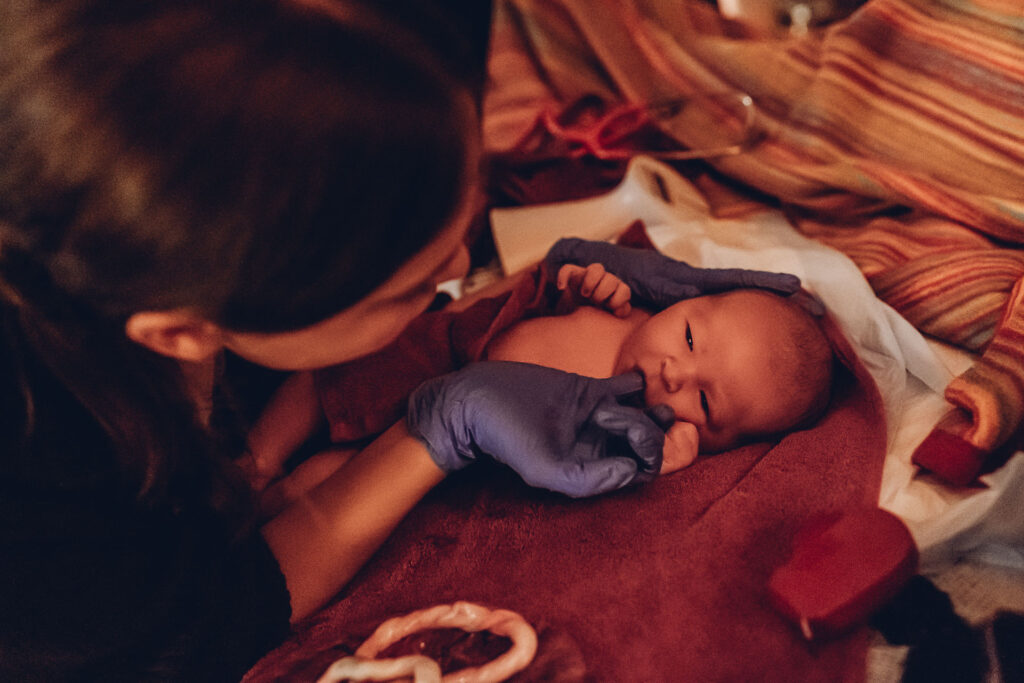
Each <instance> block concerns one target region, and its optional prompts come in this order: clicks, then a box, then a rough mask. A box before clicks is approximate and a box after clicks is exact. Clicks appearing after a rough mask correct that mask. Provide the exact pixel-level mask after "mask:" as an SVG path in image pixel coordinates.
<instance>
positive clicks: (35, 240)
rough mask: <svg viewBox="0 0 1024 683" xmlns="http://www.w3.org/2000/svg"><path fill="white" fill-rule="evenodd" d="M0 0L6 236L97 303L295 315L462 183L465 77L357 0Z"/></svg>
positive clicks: (391, 245) (417, 240)
mask: <svg viewBox="0 0 1024 683" xmlns="http://www.w3.org/2000/svg"><path fill="white" fill-rule="evenodd" d="M13 5H14V6H13V7H10V8H8V9H6V10H4V11H5V12H8V13H9V14H11V15H12V18H11V20H10V21H5V22H0V23H4V26H5V28H0V36H2V40H3V44H2V48H3V49H0V53H2V54H3V55H4V56H3V57H0V59H2V60H3V61H2V70H0V139H2V140H3V146H2V147H0V222H3V223H4V224H6V225H5V230H4V233H3V236H2V238H0V239H2V240H3V243H4V245H5V248H6V249H14V248H17V249H22V250H24V251H25V252H27V253H28V254H30V255H31V256H32V257H33V258H35V259H37V260H38V261H39V263H40V264H41V266H42V267H43V268H45V270H46V271H48V272H49V274H50V276H51V277H52V279H53V280H54V283H55V285H56V286H57V287H58V288H59V289H60V290H62V291H65V292H67V293H68V294H69V295H70V296H71V297H73V298H74V299H75V300H78V301H80V302H82V303H83V304H85V305H88V306H91V307H94V309H95V310H96V311H97V312H98V313H99V314H100V315H101V316H104V317H109V318H111V319H117V318H119V319H121V320H122V321H123V320H125V319H127V318H128V317H129V316H130V315H131V314H133V313H136V312H138V311H147V310H171V309H189V310H193V311H195V312H196V313H198V314H201V315H202V316H204V317H205V318H207V319H209V320H210V321H211V322H214V323H216V324H218V325H222V326H224V327H225V328H228V329H231V330H235V331H252V332H276V331H282V330H292V329H296V328H301V327H305V326H307V325H310V324H312V323H315V322H318V321H320V320H323V319H325V318H327V317H329V316H331V315H333V314H334V313H336V312H338V311H339V310H341V309H343V308H346V307H348V306H351V305H353V304H355V303H356V302H358V301H359V300H361V299H363V298H364V297H365V296H366V295H368V294H369V293H370V292H372V291H373V290H375V289H376V288H378V287H379V286H380V285H381V284H383V283H384V282H385V281H387V280H388V279H389V277H391V276H392V275H393V274H394V273H395V271H397V270H398V269H399V267H400V266H401V265H402V264H403V263H405V262H406V261H408V260H409V259H410V258H411V257H412V256H413V255H414V254H415V253H416V252H418V251H419V250H420V249H422V248H423V247H424V246H425V245H426V244H428V243H429V242H430V241H431V240H432V239H433V238H434V237H435V235H436V234H437V232H438V231H439V230H440V229H441V228H442V227H443V226H445V225H446V224H448V223H449V221H450V219H451V217H452V214H453V213H455V212H456V211H457V210H458V207H459V204H460V202H462V201H464V190H463V188H464V187H465V186H466V185H467V184H468V182H469V176H470V173H471V170H472V169H471V166H472V164H473V163H474V160H473V155H474V154H475V150H474V151H471V149H470V148H471V146H472V139H473V137H474V136H475V135H476V130H475V128H476V126H475V120H474V112H473V108H472V106H471V104H469V99H468V95H467V94H466V92H465V90H464V89H463V88H462V87H461V85H460V84H459V83H457V82H455V81H454V80H453V79H451V78H450V77H449V76H448V75H447V74H446V72H445V69H444V67H443V65H442V64H441V63H440V61H439V60H438V58H437V57H435V56H434V55H433V54H432V53H431V52H430V51H428V50H426V49H425V48H424V47H423V46H422V45H421V44H420V43H419V42H418V41H417V40H416V39H415V37H414V36H413V35H412V34H411V33H410V32H407V31H404V30H402V29H401V28H399V27H396V26H394V25H393V24H390V23H385V22H383V21H382V20H381V19H380V18H379V17H377V16H374V15H373V13H372V12H370V11H368V10H367V8H366V7H364V6H363V5H361V4H353V3H345V2H324V3H316V4H314V3H312V2H309V3H300V2H275V1H273V0H242V1H238V2H236V1H234V0H228V1H220V2H218V1H217V0H195V1H190V0H179V1H177V2H171V3H164V2H147V1H139V0H123V1H120V0H104V1H103V2H73V1H72V2H58V3H38V6H37V3H35V2H31V1H29V2H18V3H13ZM371 6H372V5H371ZM5 19H6V18H5ZM24 295H25V298H26V299H29V300H31V298H32V296H31V295H32V292H25V293H24Z"/></svg>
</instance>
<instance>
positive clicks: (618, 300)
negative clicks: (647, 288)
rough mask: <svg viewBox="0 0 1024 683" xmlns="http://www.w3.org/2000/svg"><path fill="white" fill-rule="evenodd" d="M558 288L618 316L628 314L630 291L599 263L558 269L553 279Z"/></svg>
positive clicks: (568, 265) (623, 316) (621, 316)
mask: <svg viewBox="0 0 1024 683" xmlns="http://www.w3.org/2000/svg"><path fill="white" fill-rule="evenodd" d="M555 282H556V284H557V286H558V289H560V290H562V291H569V292H572V293H574V294H576V295H578V296H579V297H581V298H583V299H586V300H588V301H590V302H591V303H593V304H594V305H596V306H603V307H604V308H606V309H608V310H609V311H611V312H612V314H613V315H615V316H616V317H619V318H625V317H626V316H627V315H629V312H630V310H631V306H630V303H629V300H630V297H631V295H632V293H631V292H630V289H629V286H628V285H626V284H625V283H624V282H623V281H622V280H620V279H619V278H618V277H616V276H615V275H612V274H611V273H609V272H607V271H606V270H605V269H604V266H602V265H601V264H600V263H591V264H590V265H589V266H587V267H585V268H584V267H583V266H576V265H572V264H567V265H564V266H562V267H561V268H559V269H558V277H557V278H556V280H555Z"/></svg>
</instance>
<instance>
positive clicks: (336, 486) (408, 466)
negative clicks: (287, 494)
mask: <svg viewBox="0 0 1024 683" xmlns="http://www.w3.org/2000/svg"><path fill="white" fill-rule="evenodd" d="M444 476H445V475H444V472H442V471H441V470H440V469H439V468H438V466H437V465H435V464H434V461H433V460H431V458H430V455H429V454H428V452H427V449H426V447H425V446H424V445H423V443H422V442H421V441H419V440H418V439H416V438H415V437H413V436H411V435H410V434H409V432H408V430H407V428H406V425H405V422H400V423H398V424H396V425H395V426H393V427H392V428H391V429H389V430H388V431H386V432H385V433H384V434H383V435H381V436H380V437H379V438H378V439H377V440H376V441H374V442H373V443H371V444H370V445H369V446H367V447H366V449H364V450H363V451H361V452H360V453H359V454H358V455H356V456H354V457H353V458H352V459H351V460H350V461H349V462H347V463H346V464H345V465H343V466H342V467H341V468H340V469H338V470H337V471H336V472H335V473H334V474H332V475H331V476H330V477H328V478H327V479H326V480H324V481H323V482H322V483H321V484H320V485H319V486H317V487H315V488H313V489H312V490H311V491H309V492H308V493H307V494H306V495H304V496H303V497H302V498H300V499H299V500H297V501H296V502H295V503H293V504H292V505H291V506H290V507H288V508H287V509H285V510H284V511H283V512H282V513H281V514H280V515H278V516H277V517H275V518H274V519H272V520H270V521H269V522H268V523H267V524H266V525H265V526H264V527H263V535H264V537H265V538H266V540H267V543H268V545H269V546H270V549H271V551H272V552H273V553H274V555H275V556H276V557H277V561H278V563H279V564H280V566H281V571H282V572H283V573H284V576H285V581H286V582H287V585H288V590H289V592H290V593H291V605H292V622H296V621H299V620H301V619H303V618H305V617H307V616H309V615H310V614H312V613H313V612H314V611H316V610H317V609H319V608H320V607H321V606H322V605H323V604H324V603H326V602H327V600H329V599H330V598H331V597H333V596H334V595H335V594H337V592H338V591H339V590H340V589H341V588H342V586H344V585H345V583H347V582H348V581H349V580H350V579H351V578H352V577H353V576H355V574H356V572H357V571H359V569H360V568H361V567H362V566H363V565H364V564H365V563H366V561H367V560H369V559H370V556H371V555H373V553H374V552H375V551H376V550H377V548H379V547H380V545H381V544H382V543H383V542H384V540H385V539H386V538H387V537H388V536H389V535H390V534H391V532H392V531H393V530H394V528H395V527H396V526H397V525H398V523H399V522H400V521H401V520H402V518H403V517H405V515H406V514H407V513H408V512H409V510H411V509H412V508H413V506H414V505H416V503H417V502H419V500H420V499H421V498H422V497H423V496H424V495H426V493H427V492H428V491H430V489H432V488H433V487H434V486H436V485H437V484H438V483H440V482H441V480H442V479H444Z"/></svg>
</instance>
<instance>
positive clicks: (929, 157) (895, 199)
mask: <svg viewBox="0 0 1024 683" xmlns="http://www.w3.org/2000/svg"><path fill="white" fill-rule="evenodd" d="M492 37H493V38H492V55H491V61H490V71H491V74H490V75H491V87H490V90H489V92H488V96H487V98H486V100H485V119H484V130H485V138H486V143H487V147H488V149H489V151H491V152H496V153H500V152H503V151H507V150H510V149H512V148H514V147H515V146H516V145H517V144H518V143H519V142H520V141H521V140H522V138H523V136H525V135H527V134H528V133H529V131H530V130H531V129H532V127H533V126H534V124H535V123H536V121H537V120H538V116H539V115H541V114H543V113H545V112H547V113H549V114H550V113H551V112H557V111H558V110H559V109H560V108H563V107H565V106H567V105H568V104H569V103H571V102H573V101H575V100H576V99H578V98H580V97H583V96H596V97H599V98H601V99H602V100H604V101H606V102H608V103H610V104H618V103H623V102H629V103H652V102H660V101H664V100H666V99H671V98H677V97H680V96H686V95H690V94H693V93H738V92H740V93H746V94H748V95H750V96H751V98H752V99H753V101H754V103H755V105H756V107H757V111H758V131H759V137H758V140H757V141H756V143H755V144H752V145H751V146H749V148H748V149H747V150H746V152H745V153H743V154H739V155H736V156H730V157H721V158H718V159H714V160H712V161H711V163H712V164H713V165H714V166H715V168H716V169H717V170H718V171H720V172H721V173H723V174H725V175H726V176H728V177H729V178H732V179H734V180H737V181H740V182H742V183H744V184H746V185H748V186H749V187H751V188H754V189H756V190H758V191H760V192H762V193H766V194H768V195H770V196H771V197H773V198H775V199H777V200H778V201H779V203H780V204H781V205H782V207H783V209H784V210H786V211H787V212H788V213H789V214H790V215H791V216H792V217H793V221H794V224H795V225H797V227H798V228H799V229H800V230H802V231H804V232H805V233H806V234H808V235H811V236H814V237H815V238H817V239H819V240H821V241H823V242H825V243H828V244H830V245H832V246H834V247H836V248H838V249H840V250H842V251H843V252H845V253H846V254H848V255H849V256H850V257H851V258H852V259H853V260H854V261H855V262H856V263H857V264H858V265H859V266H860V268H861V269H862V270H863V271H864V273H865V275H866V276H867V277H868V279H869V281H870V282H871V284H872V286H873V287H874V289H875V291H876V292H877V293H878V295H879V297H881V298H882V299H883V300H885V301H886V302H888V303H889V304H891V305H892V306H893V307H894V308H896V309H897V310H898V311H900V312H901V313H902V314H903V315H904V316H905V317H907V319H908V320H910V321H911V322H912V323H913V324H914V325H916V326H917V327H918V328H919V329H921V330H922V331H923V332H925V333H926V334H929V335H932V336H935V337H937V338H939V339H942V340H945V341H947V342H950V343H952V344H956V345H959V346H962V347H964V348H967V349H970V350H972V351H977V352H980V353H982V354H983V355H982V356H981V359H980V360H979V361H978V363H977V364H976V365H975V367H973V368H972V369H971V370H970V371H969V372H967V373H965V375H963V376H962V377H960V378H958V379H957V380H955V381H954V383H953V384H952V385H951V386H950V388H949V390H948V391H947V399H948V400H949V401H950V402H951V403H952V404H953V405H954V406H956V407H957V408H956V409H955V410H954V411H952V412H951V414H952V415H953V416H954V417H951V418H950V419H949V420H947V421H945V422H944V423H943V425H941V427H942V428H943V429H944V430H945V432H944V436H943V439H945V441H944V443H946V444H947V446H948V443H950V440H949V439H946V438H945V437H946V436H952V437H953V438H954V441H955V440H957V439H959V440H962V441H963V442H964V448H963V449H961V450H962V452H960V453H959V454H953V455H949V454H948V453H945V451H948V450H949V449H948V448H946V447H943V449H944V454H942V455H941V456H940V457H938V462H935V461H930V460H929V459H928V454H925V456H924V457H922V458H921V459H920V462H921V463H922V464H925V466H927V467H929V468H932V469H935V470H936V472H937V473H938V474H940V475H943V474H944V473H943V471H942V470H943V462H941V461H942V460H943V458H947V457H950V458H953V459H954V460H955V459H957V458H960V459H961V460H963V459H964V458H968V459H970V458H973V459H974V460H977V461H978V462H973V463H972V464H971V466H970V467H968V468H967V470H969V471H970V472H971V474H970V477H971V478H973V473H976V472H977V466H980V459H982V458H983V457H984V455H985V454H986V453H988V452H990V451H991V450H993V449H994V448H996V447H997V446H999V445H1001V444H1002V443H1004V442H1006V441H1007V439H1009V438H1010V437H1011V435H1013V434H1014V432H1015V431H1016V430H1017V428H1018V427H1019V425H1020V424H1021V422H1022V418H1024V390H1022V388H1021V387H1022V385H1024V303H1021V299H1022V297H1021V295H1020V290H1021V285H1020V283H1021V280H1022V278H1024V252H1022V251H1021V250H1020V246H1021V245H1024V3H1022V2H1021V0H868V2H866V3H865V4H864V5H863V6H862V7H861V8H860V9H859V10H858V11H856V12H855V13H854V14H853V15H851V16H850V17H848V18H847V19H845V20H843V21H840V22H837V23H835V24H833V25H832V26H830V27H828V28H827V29H825V30H824V31H822V32H820V33H816V34H810V35H808V36H805V37H803V38H793V39H781V40H780V39H757V38H751V37H749V36H745V35H744V33H743V30H742V29H741V28H739V27H737V26H735V25H733V24H730V23H729V22H727V21H724V20H722V19H721V18H720V17H719V16H718V15H717V13H716V12H714V11H713V8H712V7H711V6H710V5H708V4H706V3H704V2H701V1H700V0H691V1H690V2H685V1H683V0H607V1H604V2H599V1H597V0H502V1H500V2H498V3H496V11H495V26H494V31H493V34H492ZM741 127H742V121H741V119H740V115H739V114H738V113H736V112H734V111H730V110H729V109H724V108H718V107H703V108H696V109H694V110H686V111H685V112H684V114H682V115H681V116H679V117H678V118H677V119H675V120H673V121H671V122H668V123H665V124H664V125H663V129H664V131H665V132H667V133H668V134H669V135H671V136H672V137H673V138H674V139H676V140H677V141H678V142H679V143H680V145H681V146H682V147H686V148H695V149H696V148H713V147H718V146H721V145H722V144H723V141H729V140H735V139H736V138H737V135H738V131H739V130H740V128H741ZM641 151H642V150H641ZM954 418H955V419H954ZM930 447H931V446H929V445H928V444H927V443H926V444H924V445H923V446H922V448H924V449H926V450H927V449H928V448H930ZM954 450H955V449H954ZM967 452H970V453H971V455H970V456H967V455H964V454H965V453H967ZM963 465H964V463H963V462H959V463H958V464H957V465H956V467H957V468H960V470H958V473H957V474H950V476H948V477H947V478H949V479H950V480H957V481H960V480H963V479H965V478H966V477H967V476H968V475H967V474H963V472H962V471H961V470H963Z"/></svg>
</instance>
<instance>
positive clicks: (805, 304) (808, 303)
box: [789, 287, 825, 318]
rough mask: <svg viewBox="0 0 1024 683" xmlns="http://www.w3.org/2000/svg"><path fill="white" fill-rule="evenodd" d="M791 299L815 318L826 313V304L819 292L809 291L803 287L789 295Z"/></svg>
mask: <svg viewBox="0 0 1024 683" xmlns="http://www.w3.org/2000/svg"><path fill="white" fill-rule="evenodd" d="M789 300H790V301H792V302H793V303H795V304H796V305H798V306H800V308H802V309H804V310H805V311H807V312H808V313H810V314H811V315H813V316H814V317H815V318H820V317H822V316H823V315H825V304H824V303H823V302H822V301H821V299H819V298H818V295H817V294H814V293H813V292H809V291H807V290H806V289H804V288H803V287H801V288H800V289H798V290H797V291H795V292H793V293H792V294H790V295H789Z"/></svg>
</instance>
